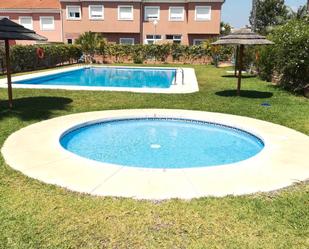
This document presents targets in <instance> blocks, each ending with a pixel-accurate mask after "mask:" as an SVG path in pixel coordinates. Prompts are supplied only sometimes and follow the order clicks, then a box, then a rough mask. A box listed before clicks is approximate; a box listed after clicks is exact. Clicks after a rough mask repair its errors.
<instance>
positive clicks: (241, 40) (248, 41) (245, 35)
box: [212, 28, 274, 45]
mask: <svg viewBox="0 0 309 249" xmlns="http://www.w3.org/2000/svg"><path fill="white" fill-rule="evenodd" d="M212 44H213V45H271V44H274V43H273V42H271V41H269V40H267V39H266V38H265V36H262V35H259V34H256V33H254V32H252V31H251V30H250V29H246V28H243V29H238V30H235V31H234V32H233V33H231V34H229V35H227V36H223V37H220V39H219V40H218V41H216V42H213V43H212Z"/></svg>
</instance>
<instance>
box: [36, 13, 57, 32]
mask: <svg viewBox="0 0 309 249" xmlns="http://www.w3.org/2000/svg"><path fill="white" fill-rule="evenodd" d="M40 28H41V30H55V20H54V17H53V16H40Z"/></svg>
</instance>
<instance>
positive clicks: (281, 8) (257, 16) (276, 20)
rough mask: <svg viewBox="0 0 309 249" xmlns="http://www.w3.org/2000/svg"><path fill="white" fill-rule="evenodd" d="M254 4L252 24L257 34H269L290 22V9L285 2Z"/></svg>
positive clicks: (266, 0) (260, 0) (274, 0)
mask: <svg viewBox="0 0 309 249" xmlns="http://www.w3.org/2000/svg"><path fill="white" fill-rule="evenodd" d="M254 3H255V5H254V6H253V10H252V11H251V15H250V24H251V26H253V27H255V29H256V31H257V32H259V33H261V34H267V33H268V32H269V31H270V30H271V29H272V28H273V27H274V26H277V25H281V24H284V23H285V22H286V21H287V20H288V9H287V7H286V5H285V4H284V0H255V1H254ZM254 8H255V9H254Z"/></svg>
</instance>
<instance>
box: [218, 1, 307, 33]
mask: <svg viewBox="0 0 309 249" xmlns="http://www.w3.org/2000/svg"><path fill="white" fill-rule="evenodd" d="M285 3H286V4H287V5H289V6H290V7H292V8H293V9H297V8H298V7H299V6H300V5H304V4H306V3H307V0H286V1H285ZM251 4H252V0H226V1H225V3H224V4H223V9H222V21H224V22H228V23H230V24H231V25H232V26H234V27H235V28H241V27H244V26H245V25H246V24H248V23H249V15H250V11H251Z"/></svg>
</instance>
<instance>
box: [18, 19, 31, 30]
mask: <svg viewBox="0 0 309 249" xmlns="http://www.w3.org/2000/svg"><path fill="white" fill-rule="evenodd" d="M19 24H20V25H22V26H24V27H25V28H26V29H33V23H32V17H31V16H21V17H19Z"/></svg>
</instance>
